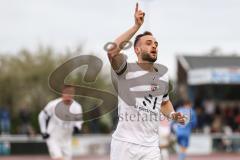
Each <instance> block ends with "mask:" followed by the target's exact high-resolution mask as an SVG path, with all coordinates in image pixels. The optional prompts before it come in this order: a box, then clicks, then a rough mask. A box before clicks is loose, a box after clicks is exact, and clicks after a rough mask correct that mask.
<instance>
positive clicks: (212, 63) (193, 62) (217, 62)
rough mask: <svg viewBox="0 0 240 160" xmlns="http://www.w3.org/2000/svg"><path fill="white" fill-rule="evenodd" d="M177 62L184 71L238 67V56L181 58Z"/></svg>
mask: <svg viewBox="0 0 240 160" xmlns="http://www.w3.org/2000/svg"><path fill="white" fill-rule="evenodd" d="M179 60H180V63H184V64H182V65H183V66H185V69H199V68H219V67H240V56H181V57H180V58H179ZM186 67H187V68H186Z"/></svg>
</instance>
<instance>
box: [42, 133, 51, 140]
mask: <svg viewBox="0 0 240 160" xmlns="http://www.w3.org/2000/svg"><path fill="white" fill-rule="evenodd" d="M49 137H50V135H49V134H48V133H42V138H43V139H45V140H46V139H48V138H49Z"/></svg>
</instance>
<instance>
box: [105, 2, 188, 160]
mask: <svg viewBox="0 0 240 160" xmlns="http://www.w3.org/2000/svg"><path fill="white" fill-rule="evenodd" d="M144 16H145V13H144V12H143V11H141V10H139V8H138V3H137V4H136V8H135V14H134V17H135V24H134V25H133V26H132V27H131V28H130V29H129V30H127V31H126V32H125V33H123V34H122V35H120V36H119V37H118V38H117V39H116V40H115V45H114V46H112V47H110V48H109V49H108V57H109V60H110V63H111V65H112V68H113V70H114V71H115V75H116V77H117V78H116V79H117V81H118V114H119V122H118V125H117V129H116V131H115V132H114V134H113V135H112V142H111V155H110V157H111V160H123V159H124V160H140V159H144V160H150V159H151V160H159V159H160V150H159V134H158V128H159V125H160V122H159V121H160V119H157V120H156V119H155V120H153V119H152V117H151V116H152V115H154V116H158V115H160V112H162V113H163V114H164V115H165V116H167V117H169V118H171V119H173V120H175V121H177V122H179V123H184V117H183V116H182V114H181V113H177V112H175V111H174V109H173V106H172V103H171V101H170V100H169V97H168V78H167V77H168V76H167V73H165V72H163V73H162V70H164V69H163V68H166V67H165V66H163V65H158V64H155V63H154V62H155V61H156V60H157V53H158V42H157V41H156V39H155V38H154V36H153V35H152V33H150V32H144V33H143V34H139V35H137V36H136V39H135V41H134V51H135V53H136V55H137V58H138V61H137V62H136V63H135V67H134V66H133V65H132V64H130V63H127V60H126V56H124V54H122V53H120V51H121V48H122V47H123V46H124V45H123V44H124V43H125V42H128V41H129V40H130V39H131V38H132V37H133V36H134V34H135V33H136V32H137V31H138V30H139V28H140V27H141V26H142V24H143V22H144ZM116 46H117V47H116ZM134 68H135V69H136V68H137V70H135V72H134ZM158 72H161V73H158ZM144 75H147V77H148V78H149V79H151V80H152V82H153V84H151V85H140V86H139V84H141V81H142V78H139V77H142V76H144ZM148 75H149V76H148ZM150 75H159V76H158V78H156V77H155V76H152V77H151V76H150ZM145 78H146V77H145ZM151 80H148V82H150V81H151ZM129 81H130V82H132V83H131V84H133V83H135V86H133V87H132V88H131V87H130V91H131V92H132V91H140V92H141V91H142V92H141V93H143V94H145V95H143V96H142V97H139V96H137V97H133V95H134V94H132V93H130V92H127V91H126V90H124V89H125V88H126V86H127V84H126V83H125V82H129ZM156 82H158V83H156ZM138 86H139V87H138ZM128 89H129V88H128ZM155 91H159V92H161V93H162V94H159V95H154V93H155ZM149 92H151V93H152V94H149ZM129 100H130V101H131V102H132V100H134V102H135V103H134V104H131V102H129ZM136 117H137V118H136Z"/></svg>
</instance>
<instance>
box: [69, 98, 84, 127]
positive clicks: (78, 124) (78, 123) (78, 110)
mask: <svg viewBox="0 0 240 160" xmlns="http://www.w3.org/2000/svg"><path fill="white" fill-rule="evenodd" d="M71 112H73V113H75V114H82V113H83V112H82V106H81V104H79V103H77V102H76V104H75V107H74V110H72V111H71ZM82 124H83V121H82V120H81V121H76V122H74V126H75V127H77V128H78V129H79V130H81V129H82Z"/></svg>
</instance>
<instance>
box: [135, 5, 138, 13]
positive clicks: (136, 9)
mask: <svg viewBox="0 0 240 160" xmlns="http://www.w3.org/2000/svg"><path fill="white" fill-rule="evenodd" d="M137 11H138V3H136V8H135V12H137Z"/></svg>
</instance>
